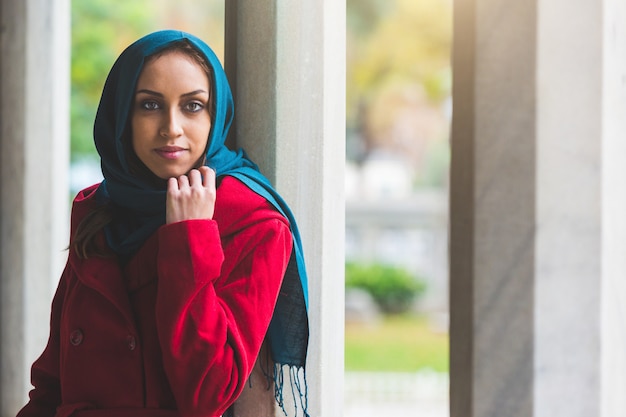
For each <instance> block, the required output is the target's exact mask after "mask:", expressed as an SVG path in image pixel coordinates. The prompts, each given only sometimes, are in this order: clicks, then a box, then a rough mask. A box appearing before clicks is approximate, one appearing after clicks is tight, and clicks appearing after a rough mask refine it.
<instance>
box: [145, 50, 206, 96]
mask: <svg viewBox="0 0 626 417" xmlns="http://www.w3.org/2000/svg"><path fill="white" fill-rule="evenodd" d="M144 84H151V85H159V86H163V87H168V86H170V87H175V86H177V85H178V86H181V85H191V84H195V85H200V84H201V85H202V86H203V87H204V88H208V84H209V77H208V75H207V73H206V71H205V70H204V69H203V68H202V66H201V65H200V64H199V63H198V62H196V60H195V59H194V58H192V57H191V56H189V55H188V54H186V53H184V52H181V51H177V50H173V51H166V52H164V53H162V54H158V55H155V56H153V57H150V58H149V59H148V60H147V61H146V63H145V64H144V66H143V68H142V70H141V73H140V75H139V79H138V80H137V88H140V87H141V86H142V85H144Z"/></svg>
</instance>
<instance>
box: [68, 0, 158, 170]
mask: <svg viewBox="0 0 626 417" xmlns="http://www.w3.org/2000/svg"><path fill="white" fill-rule="evenodd" d="M150 4H151V2H149V1H147V0H142V1H116V2H111V1H110V0H80V1H73V2H72V61H71V77H72V92H71V119H70V123H71V127H70V129H71V154H72V158H73V159H76V158H80V157H82V156H86V155H93V154H94V153H95V148H94V145H93V135H92V131H93V120H94V118H95V114H96V109H97V107H98V102H99V100H100V94H101V92H102V87H103V85H104V80H105V78H106V75H107V73H108V71H109V69H110V68H111V66H112V65H113V62H114V61H115V58H116V56H117V55H118V54H119V52H121V49H122V48H123V47H124V46H125V45H127V44H129V43H130V42H131V41H132V40H134V39H136V38H137V37H138V36H140V35H141V34H143V32H145V31H146V29H147V27H148V23H149V21H150V18H151V16H150V14H149V12H150V10H153V8H151V7H150Z"/></svg>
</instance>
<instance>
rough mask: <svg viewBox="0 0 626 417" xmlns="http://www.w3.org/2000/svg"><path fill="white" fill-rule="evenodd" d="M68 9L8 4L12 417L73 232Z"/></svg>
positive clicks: (5, 183) (5, 215)
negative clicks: (69, 158)
mask: <svg viewBox="0 0 626 417" xmlns="http://www.w3.org/2000/svg"><path fill="white" fill-rule="evenodd" d="M69 10H70V9H69V1H68V0H57V1H54V2H50V1H46V0H25V1H12V0H2V2H1V12H0V15H1V20H2V25H1V26H2V31H1V32H0V42H1V43H0V52H1V53H0V56H1V60H2V61H1V63H0V96H1V100H0V132H1V134H0V276H1V279H0V339H1V340H2V344H1V348H0V367H1V371H0V393H1V395H0V415H3V416H5V415H6V416H9V415H15V413H16V412H17V410H18V409H19V408H20V407H21V406H22V405H24V404H25V402H26V393H27V391H28V390H29V389H30V365H31V363H32V361H33V360H34V359H36V358H37V356H38V355H39V354H40V353H41V351H42V350H43V348H44V347H45V344H46V341H47V337H48V330H49V322H50V302H51V299H52V294H53V292H54V289H55V288H56V283H57V281H58V278H59V276H60V274H61V270H62V268H63V263H64V260H65V257H66V256H67V255H66V253H65V252H64V251H63V249H64V248H65V246H67V235H68V233H69V231H68V228H69V223H68V217H69V216H68V198H69V196H68V184H67V182H68V181H67V167H68V155H69V146H68V141H69V62H70V32H69V29H70V15H69Z"/></svg>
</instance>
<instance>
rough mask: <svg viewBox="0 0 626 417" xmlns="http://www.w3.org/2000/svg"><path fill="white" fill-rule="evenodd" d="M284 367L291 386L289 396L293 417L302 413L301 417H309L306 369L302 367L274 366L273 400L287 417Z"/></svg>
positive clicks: (278, 364)
mask: <svg viewBox="0 0 626 417" xmlns="http://www.w3.org/2000/svg"><path fill="white" fill-rule="evenodd" d="M285 367H288V368H289V385H290V386H291V395H292V397H293V407H294V411H295V414H294V417H298V415H300V413H299V411H300V412H301V413H302V417H310V415H309V412H308V408H309V404H308V384H307V380H306V369H305V368H304V367H303V366H294V365H282V364H280V363H277V364H274V377H273V379H274V398H275V399H276V403H277V404H278V406H279V407H280V409H281V410H283V413H284V414H285V416H288V414H287V410H286V408H285V396H284V384H285Z"/></svg>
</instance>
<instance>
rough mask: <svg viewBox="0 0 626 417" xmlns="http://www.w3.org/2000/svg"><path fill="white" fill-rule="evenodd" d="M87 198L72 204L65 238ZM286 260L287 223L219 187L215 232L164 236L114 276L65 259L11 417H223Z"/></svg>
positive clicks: (195, 225)
mask: <svg viewBox="0 0 626 417" xmlns="http://www.w3.org/2000/svg"><path fill="white" fill-rule="evenodd" d="M95 189H96V186H92V187H90V188H87V189H86V190H83V191H81V192H80V193H79V194H78V196H77V197H76V199H75V201H74V205H73V209H72V231H74V230H75V228H76V226H77V225H78V223H79V222H80V220H81V219H82V218H83V217H84V216H85V215H86V214H87V213H89V212H90V211H91V210H93V208H94V207H95V201H94V194H95V193H94V191H95ZM100 238H101V239H103V237H102V236H101V237H100ZM291 250H292V237H291V233H290V230H289V225H288V223H287V220H286V219H285V218H284V217H283V216H282V215H280V214H279V213H278V212H276V211H275V210H274V209H273V208H272V207H271V206H270V205H269V204H268V203H267V202H266V201H265V200H264V199H263V198H262V197H259V196H258V195H257V194H255V193H253V192H252V191H250V190H249V189H248V188H247V187H246V186H245V185H243V184H242V183H241V182H239V181H238V180H236V179H234V178H232V177H226V178H224V180H223V181H222V184H221V185H220V187H219V188H218V191H217V198H216V207H215V214H214V218H213V220H189V221H183V222H179V223H174V224H169V225H164V226H161V227H160V228H159V229H158V230H157V232H156V233H154V235H153V236H152V237H150V238H149V239H148V240H147V241H146V243H145V244H144V246H143V247H142V248H141V249H140V251H139V252H138V253H137V254H136V255H135V257H134V258H133V259H132V260H131V261H130V262H129V263H128V264H127V265H125V266H123V267H120V266H119V265H118V263H117V261H116V260H115V258H90V259H88V260H82V259H79V258H78V257H77V256H75V254H74V252H73V251H70V254H69V259H68V262H67V265H66V267H65V270H64V272H63V275H62V276H61V280H60V282H59V287H58V289H57V292H56V295H55V297H54V300H53V304H52V318H51V330H50V338H49V341H48V345H47V347H46V349H45V350H44V352H43V354H42V355H41V357H40V358H39V359H38V360H37V361H36V362H35V363H34V364H33V367H32V383H33V385H34V387H35V388H34V389H33V390H32V391H31V393H30V401H29V403H28V404H27V405H26V406H25V407H24V408H23V409H22V411H20V413H19V414H18V416H19V417H30V416H38V417H39V416H57V417H61V416H70V415H72V416H96V415H97V416H111V417H113V416H179V415H180V416H220V415H221V414H222V413H224V411H225V410H226V409H227V408H228V407H229V406H230V405H231V404H232V403H233V402H234V401H235V400H236V399H237V397H238V395H239V394H240V393H241V391H242V389H243V388H244V386H245V384H246V381H247V379H248V376H249V375H250V372H251V371H252V368H253V366H254V364H255V361H256V357H257V354H258V352H259V349H260V347H261V344H262V342H263V340H264V337H265V333H266V331H267V328H268V326H269V322H270V319H271V317H272V312H273V309H274V305H275V303H276V299H277V296H278V291H279V289H280V285H281V281H282V277H283V274H284V271H285V269H286V266H287V262H288V260H289V256H290V254H291ZM165 410H169V411H165Z"/></svg>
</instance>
